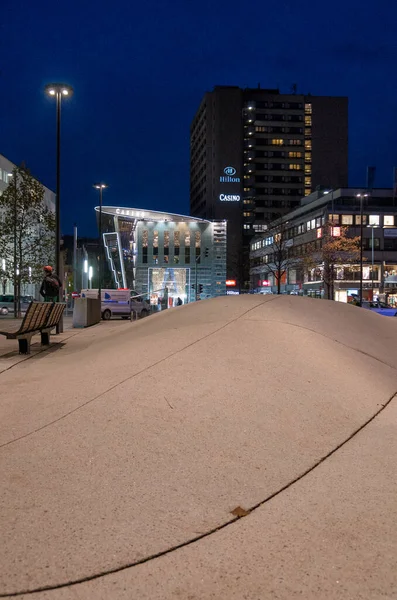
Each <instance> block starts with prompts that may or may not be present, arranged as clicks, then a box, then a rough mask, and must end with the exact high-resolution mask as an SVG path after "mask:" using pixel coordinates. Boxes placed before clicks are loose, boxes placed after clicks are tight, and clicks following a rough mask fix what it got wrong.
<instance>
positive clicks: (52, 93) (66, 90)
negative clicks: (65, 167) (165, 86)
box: [45, 83, 73, 333]
mask: <svg viewBox="0 0 397 600" xmlns="http://www.w3.org/2000/svg"><path fill="white" fill-rule="evenodd" d="M45 92H46V94H47V95H48V96H49V97H50V98H52V97H54V98H56V128H57V150H56V172H57V174H56V178H57V183H56V210H55V219H56V231H55V268H56V272H57V274H58V277H61V276H62V272H61V215H60V206H61V104H62V98H67V97H69V98H70V97H71V96H72V95H73V88H72V87H71V86H70V85H67V84H65V83H49V84H48V85H46V86H45ZM60 299H61V298H60ZM62 331H63V322H62V321H61V323H60V325H59V327H57V332H58V333H62Z"/></svg>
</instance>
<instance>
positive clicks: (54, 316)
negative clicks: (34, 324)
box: [40, 302, 66, 346]
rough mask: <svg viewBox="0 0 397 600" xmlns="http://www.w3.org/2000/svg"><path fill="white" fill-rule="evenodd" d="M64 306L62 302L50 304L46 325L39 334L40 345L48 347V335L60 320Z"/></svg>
mask: <svg viewBox="0 0 397 600" xmlns="http://www.w3.org/2000/svg"><path fill="white" fill-rule="evenodd" d="M65 306H66V304H63V303H62V302H54V304H52V311H51V312H50V314H49V317H48V319H47V323H46V324H45V325H44V327H43V328H42V329H41V330H40V333H41V345H42V346H48V345H49V343H50V333H51V330H52V329H54V327H56V326H57V325H58V323H59V322H60V320H61V319H62V315H63V311H64V310H65Z"/></svg>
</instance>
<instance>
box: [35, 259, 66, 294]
mask: <svg viewBox="0 0 397 600" xmlns="http://www.w3.org/2000/svg"><path fill="white" fill-rule="evenodd" d="M43 271H44V279H43V283H42V284H41V288H40V296H43V298H44V302H56V301H57V300H58V299H59V296H60V292H61V287H62V283H61V280H60V279H59V277H58V275H57V274H56V273H55V271H54V269H53V268H52V267H51V266H49V265H48V266H46V267H44V268H43Z"/></svg>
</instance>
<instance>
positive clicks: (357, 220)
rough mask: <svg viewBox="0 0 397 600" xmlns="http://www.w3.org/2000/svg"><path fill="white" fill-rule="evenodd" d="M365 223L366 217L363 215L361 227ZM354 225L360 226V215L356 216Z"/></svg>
mask: <svg viewBox="0 0 397 600" xmlns="http://www.w3.org/2000/svg"><path fill="white" fill-rule="evenodd" d="M367 221H368V218H367V215H363V225H366V224H367ZM356 225H361V215H356Z"/></svg>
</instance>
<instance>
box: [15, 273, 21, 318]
mask: <svg viewBox="0 0 397 600" xmlns="http://www.w3.org/2000/svg"><path fill="white" fill-rule="evenodd" d="M17 288H18V300H17V302H18V304H17V315H16V316H17V317H18V318H19V319H20V318H21V317H22V312H21V274H19V276H18V279H17Z"/></svg>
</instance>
